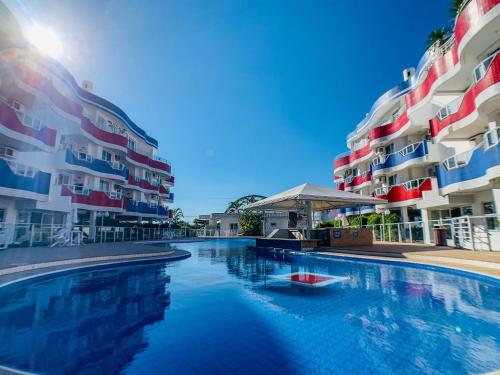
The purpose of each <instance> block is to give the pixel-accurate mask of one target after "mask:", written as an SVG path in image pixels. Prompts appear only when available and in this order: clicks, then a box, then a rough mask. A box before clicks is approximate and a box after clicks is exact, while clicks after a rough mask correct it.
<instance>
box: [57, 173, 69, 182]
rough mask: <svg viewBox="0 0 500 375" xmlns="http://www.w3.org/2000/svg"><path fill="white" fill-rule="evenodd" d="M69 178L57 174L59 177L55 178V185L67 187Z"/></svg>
mask: <svg viewBox="0 0 500 375" xmlns="http://www.w3.org/2000/svg"><path fill="white" fill-rule="evenodd" d="M69 178H70V176H68V175H67V174H62V173H59V175H58V176H57V181H56V185H69Z"/></svg>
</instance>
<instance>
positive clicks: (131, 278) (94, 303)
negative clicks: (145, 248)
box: [0, 265, 170, 374]
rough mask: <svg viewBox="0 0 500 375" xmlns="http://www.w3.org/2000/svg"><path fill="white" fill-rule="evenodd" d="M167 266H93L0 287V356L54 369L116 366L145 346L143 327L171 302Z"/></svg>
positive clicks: (23, 365) (5, 361) (15, 363)
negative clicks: (22, 285) (0, 293)
mask: <svg viewBox="0 0 500 375" xmlns="http://www.w3.org/2000/svg"><path fill="white" fill-rule="evenodd" d="M164 268H165V266H164V265H147V266H139V267H135V268H126V269H123V268H118V269H108V270H96V271H94V272H91V273H82V274H81V275H73V276H64V277H60V278H57V279H54V280H48V281H41V282H38V283H36V284H33V285H32V286H30V287H29V288H22V289H12V291H9V292H8V293H5V294H4V298H3V301H2V305H1V307H0V336H1V337H2V340H0V363H1V364H2V365H8V366H11V367H14V368H20V369H23V370H27V371H34V372H41V373H51V374H53V373H72V374H73V373H81V372H86V373H102V374H112V373H117V372H119V371H120V370H121V369H123V368H124V366H126V365H127V364H128V363H129V362H130V361H131V360H132V359H133V357H134V356H135V355H136V354H137V353H139V352H140V351H142V350H144V348H146V347H147V346H148V340H147V338H146V336H145V334H144V328H145V327H146V326H147V325H150V324H153V323H155V322H158V321H161V320H163V317H164V313H165V310H166V308H167V307H168V305H169V304H170V292H169V291H168V290H167V289H166V284H168V283H169V282H170V277H169V276H168V275H165V273H164ZM47 283H52V284H55V285H54V286H53V287H51V288H47V287H46V284H47ZM43 285H45V287H43ZM47 291H50V294H47ZM68 305H69V306H68ZM62 306H64V307H62ZM61 311H64V316H60V314H61V313H60V312H61ZM68 312H70V314H71V315H70V316H68ZM68 343H70V345H69V344H68ZM34 366H36V367H34ZM56 366H57V367H56Z"/></svg>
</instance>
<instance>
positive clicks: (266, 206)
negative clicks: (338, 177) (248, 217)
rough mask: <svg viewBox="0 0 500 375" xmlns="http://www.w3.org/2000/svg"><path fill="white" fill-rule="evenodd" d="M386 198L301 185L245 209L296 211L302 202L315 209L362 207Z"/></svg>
mask: <svg viewBox="0 0 500 375" xmlns="http://www.w3.org/2000/svg"><path fill="white" fill-rule="evenodd" d="M385 203H387V201H386V200H385V199H379V198H373V197H370V196H366V195H360V194H354V193H348V192H346V191H342V190H336V189H332V188H328V187H323V186H318V185H311V184H308V183H305V184H302V185H299V186H297V187H294V188H292V189H290V190H287V191H284V192H282V193H279V194H276V195H273V196H271V197H268V198H265V199H262V200H260V201H258V202H255V203H251V204H249V205H246V206H245V207H243V209H244V210H262V211H264V210H275V211H296V210H297V206H298V205H300V204H307V205H310V208H311V209H312V210H313V211H324V210H330V209H336V208H345V207H360V206H368V205H375V204H385Z"/></svg>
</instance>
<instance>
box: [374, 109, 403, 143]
mask: <svg viewBox="0 0 500 375" xmlns="http://www.w3.org/2000/svg"><path fill="white" fill-rule="evenodd" d="M409 121H410V120H409V119H408V115H407V113H406V111H405V112H404V113H402V114H401V116H399V117H398V118H397V119H396V121H394V122H391V123H390V124H386V125H382V126H378V127H376V128H374V129H372V130H370V132H369V133H368V140H369V141H374V140H376V139H379V138H384V137H387V136H389V135H392V134H394V133H396V132H398V131H399V130H400V129H402V128H403V127H404V126H405V125H406V124H408V122H409Z"/></svg>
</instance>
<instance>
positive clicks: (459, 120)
mask: <svg viewBox="0 0 500 375" xmlns="http://www.w3.org/2000/svg"><path fill="white" fill-rule="evenodd" d="M473 77H474V81H475V85H474V86H473V87H472V88H470V89H469V90H468V91H467V92H466V93H465V95H464V96H463V98H458V99H456V100H454V101H453V102H451V103H449V104H448V105H446V106H444V107H443V108H441V109H440V110H439V111H438V113H437V116H436V117H435V118H433V119H432V120H431V122H430V128H431V134H432V136H433V137H437V136H438V135H439V134H440V133H441V132H442V131H443V130H444V129H446V128H449V127H453V126H460V127H463V126H466V125H468V124H469V123H472V121H474V120H475V119H477V117H478V115H476V116H471V115H472V114H474V113H476V114H477V108H478V107H479V106H480V105H481V104H482V103H484V102H486V101H487V100H488V99H490V98H491V97H493V96H495V95H497V93H498V89H497V90H488V89H489V88H492V87H493V86H495V85H496V84H497V83H498V82H499V81H500V55H499V54H498V53H495V54H493V55H491V56H488V57H487V58H486V59H485V60H484V61H482V62H481V63H480V64H479V65H478V66H477V67H476V68H475V69H474V72H473ZM484 93H489V94H487V95H484ZM481 94H482V95H481ZM444 133H446V132H444ZM443 135H445V134H443Z"/></svg>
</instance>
